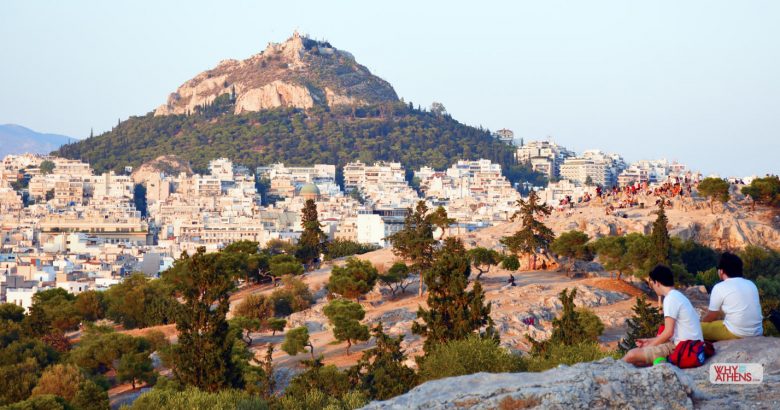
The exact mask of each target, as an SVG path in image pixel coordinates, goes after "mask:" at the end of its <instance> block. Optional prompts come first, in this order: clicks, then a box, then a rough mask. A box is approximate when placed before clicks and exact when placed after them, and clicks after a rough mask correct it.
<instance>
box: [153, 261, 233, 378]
mask: <svg viewBox="0 0 780 410" xmlns="http://www.w3.org/2000/svg"><path fill="white" fill-rule="evenodd" d="M240 270H241V268H240V267H239V266H235V264H232V263H230V262H228V261H226V260H225V258H223V255H222V254H221V253H209V254H207V253H206V248H204V247H200V248H198V250H197V253H195V254H194V255H192V256H189V255H187V253H186V252H185V253H183V254H182V257H181V258H180V259H179V260H178V261H176V263H175V264H174V266H173V267H172V268H171V269H168V270H167V271H165V272H164V273H163V278H164V280H165V281H167V282H169V283H170V284H171V285H172V286H173V288H174V290H175V291H176V292H177V294H178V297H179V299H181V300H182V301H183V303H182V304H181V305H180V306H177V309H176V329H177V330H178V331H179V342H178V343H177V344H176V345H174V350H173V352H172V361H173V374H174V375H175V376H176V378H177V379H178V380H179V381H180V382H182V383H184V384H187V385H192V386H195V387H197V388H199V389H201V390H207V391H212V392H213V391H217V390H221V389H223V388H228V387H241V386H242V384H243V380H242V376H241V372H240V368H239V366H238V364H237V363H235V362H234V360H233V358H232V354H231V353H232V350H233V343H234V338H233V337H231V334H230V331H229V327H228V322H227V320H226V315H227V312H228V311H229V310H230V300H229V297H230V292H231V291H232V290H233V289H234V287H235V279H236V278H237V277H238V276H239V275H240V272H239V271H240Z"/></svg>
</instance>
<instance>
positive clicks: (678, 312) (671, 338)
mask: <svg viewBox="0 0 780 410" xmlns="http://www.w3.org/2000/svg"><path fill="white" fill-rule="evenodd" d="M649 285H650V287H651V288H652V289H653V291H655V293H657V294H658V295H660V296H663V297H664V302H663V310H664V330H663V331H662V332H661V333H660V334H658V336H656V337H653V338H649V339H638V340H637V341H636V345H637V347H636V348H633V349H631V350H629V351H628V353H626V355H625V356H623V360H624V361H626V362H628V363H631V364H633V365H635V366H648V365H651V364H653V362H654V361H655V359H657V358H659V357H664V358H665V357H666V356H669V355H670V354H671V353H672V352H673V351H674V348H675V346H677V344H678V343H680V342H681V341H683V340H704V337H703V336H702V332H701V325H700V323H699V314H698V313H696V309H694V308H693V305H691V301H690V300H688V298H686V297H685V295H683V294H682V292H680V291H679V290H677V289H675V288H674V275H673V274H672V270H671V269H669V267H668V266H664V265H658V266H656V267H655V268H653V270H652V271H650V280H649Z"/></svg>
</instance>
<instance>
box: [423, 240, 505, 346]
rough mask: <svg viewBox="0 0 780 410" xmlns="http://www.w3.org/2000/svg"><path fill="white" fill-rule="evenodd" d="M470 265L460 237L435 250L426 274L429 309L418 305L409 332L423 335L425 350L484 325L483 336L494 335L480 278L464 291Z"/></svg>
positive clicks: (467, 282) (470, 332)
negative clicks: (415, 317)
mask: <svg viewBox="0 0 780 410" xmlns="http://www.w3.org/2000/svg"><path fill="white" fill-rule="evenodd" d="M470 274H471V264H470V261H469V258H468V256H467V255H466V250H465V248H464V247H463V243H462V242H461V241H460V239H456V238H447V239H446V240H445V241H444V246H443V247H442V249H440V250H439V251H437V252H436V255H435V259H434V262H433V266H432V267H431V269H429V270H428V271H427V272H426V273H425V284H426V285H427V286H428V289H429V292H428V309H425V308H423V307H420V308H419V310H418V311H417V317H418V318H420V319H422V321H423V323H422V324H420V323H416V322H415V323H413V324H412V332H413V333H415V334H419V335H422V336H423V337H425V344H424V346H423V348H424V349H425V351H426V352H428V351H430V350H431V348H432V347H433V346H434V345H436V344H439V343H446V342H447V341H450V340H460V339H464V338H466V337H468V336H469V335H471V334H473V333H474V332H479V331H480V329H482V328H485V331H484V333H482V335H483V336H484V337H490V338H495V337H497V334H496V333H495V329H494V328H493V320H492V319H491V318H490V303H485V293H484V291H483V290H482V285H481V284H480V282H479V281H475V282H474V286H473V288H472V289H471V290H470V291H469V290H467V287H468V284H469V281H468V277H469V275H470Z"/></svg>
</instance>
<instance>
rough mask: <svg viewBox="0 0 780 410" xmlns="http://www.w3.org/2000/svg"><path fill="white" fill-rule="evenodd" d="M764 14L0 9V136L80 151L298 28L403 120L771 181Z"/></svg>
mask: <svg viewBox="0 0 780 410" xmlns="http://www.w3.org/2000/svg"><path fill="white" fill-rule="evenodd" d="M778 22H780V2H777V1H771V0H767V1H753V0H743V1H738V2H737V1H716V0H708V1H684V2H681V1H652V2H650V1H646V2H637V1H625V0H619V1H599V0H592V1H587V2H572V1H553V0H545V1H539V0H536V1H506V2H499V1H488V0H485V1H479V2H475V1H467V2H460V1H404V0H397V1H392V2H368V1H346V0H342V1H329V2H325V1H321V0H320V1H300V0H299V1H285V2H282V1H273V2H264V1H246V0H244V1H242V0H235V1H219V2H205V1H192V0H190V1H164V2H163V1H145V0H134V1H111V2H107V1H100V0H94V1H78V0H72V1H67V2H64V1H53V0H52V1H33V0H24V1H17V0H3V1H2V2H0V78H2V81H1V82H0V87H2V88H0V90H1V91H0V123H16V124H20V125H24V126H26V127H29V128H32V129H34V130H36V131H40V132H51V133H60V134H65V135H70V136H73V137H77V138H84V137H86V136H88V135H89V133H90V130H91V129H94V131H95V133H96V134H98V133H100V132H102V131H105V130H109V129H110V128H111V127H112V126H113V125H114V124H116V123H117V121H118V120H119V119H122V120H124V119H126V118H128V117H129V116H132V115H143V114H145V113H147V112H149V111H152V110H153V109H154V108H155V107H157V106H159V105H160V104H162V103H163V102H165V100H166V98H167V96H168V94H169V93H171V92H173V91H174V90H175V89H176V88H177V87H178V86H179V85H180V84H181V83H183V82H184V81H186V80H188V79H190V78H192V77H193V76H195V75H196V74H198V73H199V72H201V71H204V70H206V69H209V68H212V67H214V66H215V65H216V64H217V63H218V62H219V61H220V60H223V59H228V58H235V59H244V58H247V57H249V56H251V55H253V54H256V53H259V52H260V51H262V50H263V49H265V47H266V45H267V43H268V42H282V41H284V40H285V39H287V38H288V37H290V35H291V34H292V33H293V31H294V30H298V31H299V32H301V33H307V34H308V35H310V36H311V37H312V38H316V39H321V40H327V41H329V42H330V43H331V44H333V46H335V47H336V48H339V49H342V50H347V51H349V52H351V53H352V54H353V55H354V56H355V57H356V59H357V61H358V62H359V63H361V64H363V65H365V66H366V67H368V68H369V69H370V70H371V71H372V73H374V74H376V75H378V76H380V77H382V78H384V79H385V80H387V81H389V82H390V83H391V84H392V85H393V87H394V88H395V90H396V92H397V93H398V95H399V96H400V97H403V98H404V99H405V101H407V102H408V101H412V102H413V103H414V104H415V105H417V104H420V105H422V106H430V104H431V102H434V101H437V102H441V103H443V104H444V106H445V107H446V109H447V111H448V112H449V113H450V114H451V115H452V116H453V117H454V118H455V119H457V120H459V121H461V122H463V123H466V124H469V125H474V126H480V125H481V126H483V127H485V128H488V129H491V130H496V129H499V128H509V129H511V130H513V131H514V132H515V136H516V138H518V139H519V138H523V139H524V140H525V141H530V140H535V139H546V138H548V137H549V138H551V139H553V140H554V141H556V142H558V143H559V144H562V145H564V146H566V147H568V148H570V149H573V150H575V151H577V152H580V151H582V150H585V149H592V148H598V149H602V150H604V151H607V152H617V153H620V154H622V155H623V156H624V157H625V158H626V159H627V160H629V161H633V160H639V159H655V158H667V159H669V160H679V161H681V162H683V163H686V164H688V165H689V166H690V167H692V168H694V169H697V170H701V171H702V172H704V173H705V174H710V173H717V174H720V175H721V176H747V175H754V174H758V175H763V174H766V173H778V172H780V166H779V165H778V161H777V153H778V152H780V24H778Z"/></svg>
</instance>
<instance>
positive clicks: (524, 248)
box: [501, 191, 555, 269]
mask: <svg viewBox="0 0 780 410" xmlns="http://www.w3.org/2000/svg"><path fill="white" fill-rule="evenodd" d="M517 205H518V207H519V208H520V209H519V210H517V211H516V212H515V213H514V214H513V215H512V217H511V218H510V220H511V221H514V220H515V219H517V218H520V220H521V221H522V222H523V227H522V228H521V229H520V230H519V231H517V232H515V233H514V234H513V235H512V236H507V237H504V238H501V243H502V244H504V245H505V246H506V247H507V249H509V251H511V252H512V253H515V254H517V253H524V254H526V255H528V265H529V267H530V268H531V269H536V262H535V260H536V251H537V250H538V249H547V248H548V247H549V246H550V243H551V242H552V241H553V239H555V234H554V233H553V231H552V229H550V228H548V227H547V226H546V225H545V224H544V223H542V222H541V221H539V220H538V219H537V217H540V216H541V217H543V216H547V215H550V213H551V212H552V208H550V207H549V206H547V205H545V204H540V203H539V196H538V195H537V194H536V191H531V193H530V194H529V195H528V200H527V201H524V200H522V199H518V200H517ZM532 258H533V262H532Z"/></svg>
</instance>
